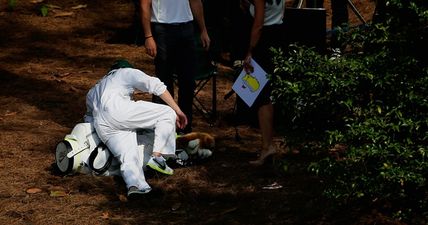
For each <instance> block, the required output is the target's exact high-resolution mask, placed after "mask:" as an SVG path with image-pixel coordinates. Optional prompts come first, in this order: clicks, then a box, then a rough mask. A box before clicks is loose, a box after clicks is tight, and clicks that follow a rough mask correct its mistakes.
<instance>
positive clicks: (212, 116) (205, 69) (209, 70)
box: [193, 37, 218, 125]
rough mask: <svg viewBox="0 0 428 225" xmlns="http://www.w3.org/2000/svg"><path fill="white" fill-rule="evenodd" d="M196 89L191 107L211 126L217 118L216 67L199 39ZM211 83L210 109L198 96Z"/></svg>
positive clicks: (197, 45) (197, 41) (197, 42)
mask: <svg viewBox="0 0 428 225" xmlns="http://www.w3.org/2000/svg"><path fill="white" fill-rule="evenodd" d="M196 68H197V70H196V71H197V72H196V77H195V81H196V88H195V93H194V96H193V106H194V107H195V109H196V110H197V111H198V112H200V113H201V114H202V116H203V117H204V118H205V119H206V120H207V121H208V122H209V123H210V124H211V125H212V124H213V123H214V122H215V121H216V117H217V85H216V78H217V74H218V71H217V65H216V63H215V62H214V61H213V60H212V59H211V56H210V52H209V51H206V50H205V49H204V48H203V47H202V43H201V42H200V39H199V37H197V38H196ZM210 81H211V107H209V106H207V105H206V103H204V102H203V101H202V99H201V98H200V96H198V94H199V93H200V92H201V91H202V90H203V89H204V88H205V87H206V86H207V84H208V83H209V82H210Z"/></svg>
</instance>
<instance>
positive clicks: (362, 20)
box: [348, 0, 367, 25]
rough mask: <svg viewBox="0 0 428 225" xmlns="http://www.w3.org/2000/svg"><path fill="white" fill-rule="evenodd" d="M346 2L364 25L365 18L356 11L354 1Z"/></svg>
mask: <svg viewBox="0 0 428 225" xmlns="http://www.w3.org/2000/svg"><path fill="white" fill-rule="evenodd" d="M348 3H349V5H350V6H351V9H352V11H353V12H354V13H355V15H356V16H357V17H358V18H359V19H360V20H361V22H363V23H364V25H366V24H367V22H366V20H365V19H364V17H363V16H362V15H361V13H360V12H359V11H358V9H357V7H355V5H354V3H353V2H352V1H351V0H348Z"/></svg>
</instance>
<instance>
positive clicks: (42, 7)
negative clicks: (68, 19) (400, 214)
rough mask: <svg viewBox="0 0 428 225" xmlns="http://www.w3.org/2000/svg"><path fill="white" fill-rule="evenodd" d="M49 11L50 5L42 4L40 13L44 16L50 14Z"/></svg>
mask: <svg viewBox="0 0 428 225" xmlns="http://www.w3.org/2000/svg"><path fill="white" fill-rule="evenodd" d="M48 12H49V7H48V6H46V5H42V6H41V7H40V14H41V15H42V16H43V17H45V16H47V15H48Z"/></svg>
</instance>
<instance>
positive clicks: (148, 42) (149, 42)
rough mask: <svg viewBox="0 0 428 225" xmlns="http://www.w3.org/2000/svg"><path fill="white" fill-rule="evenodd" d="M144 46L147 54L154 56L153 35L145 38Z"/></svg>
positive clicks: (154, 43)
mask: <svg viewBox="0 0 428 225" xmlns="http://www.w3.org/2000/svg"><path fill="white" fill-rule="evenodd" d="M144 46H145V47H146V51H147V54H148V55H149V56H151V57H156V54H157V50H156V42H155V39H154V38H153V37H149V38H146V40H145V42H144Z"/></svg>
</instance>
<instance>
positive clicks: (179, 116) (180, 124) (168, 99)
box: [159, 90, 187, 129]
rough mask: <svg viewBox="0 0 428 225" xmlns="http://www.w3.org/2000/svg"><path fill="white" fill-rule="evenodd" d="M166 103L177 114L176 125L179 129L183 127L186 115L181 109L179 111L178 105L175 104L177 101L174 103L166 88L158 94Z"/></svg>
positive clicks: (185, 122)
mask: <svg viewBox="0 0 428 225" xmlns="http://www.w3.org/2000/svg"><path fill="white" fill-rule="evenodd" d="M159 97H160V98H161V99H162V100H163V101H164V102H165V103H166V104H168V105H169V106H170V107H171V108H172V109H173V110H174V111H175V113H176V114H177V121H176V123H177V127H178V128H180V129H183V128H184V127H186V125H187V117H186V115H185V114H184V113H183V111H181V109H180V107H179V106H178V105H177V103H175V101H174V98H172V96H171V94H170V93H169V91H168V90H165V92H164V93H162V94H161V95H160V96H159Z"/></svg>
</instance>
